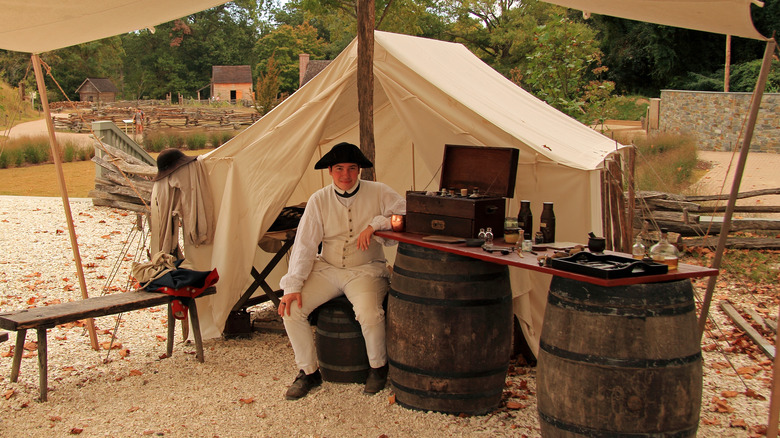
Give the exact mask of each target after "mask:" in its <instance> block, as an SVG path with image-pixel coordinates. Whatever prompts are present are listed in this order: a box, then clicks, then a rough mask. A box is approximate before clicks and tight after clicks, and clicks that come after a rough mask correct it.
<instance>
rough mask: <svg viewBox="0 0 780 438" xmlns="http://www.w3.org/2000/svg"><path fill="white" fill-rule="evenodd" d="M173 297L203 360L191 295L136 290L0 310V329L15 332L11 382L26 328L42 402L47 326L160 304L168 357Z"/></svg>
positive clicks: (45, 381) (16, 373)
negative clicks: (33, 344) (34, 341)
mask: <svg viewBox="0 0 780 438" xmlns="http://www.w3.org/2000/svg"><path fill="white" fill-rule="evenodd" d="M214 293H216V288H215V287H213V286H212V287H209V288H207V289H206V290H205V291H204V292H203V293H202V294H201V295H200V296H205V295H211V294H214ZM176 299H178V300H181V301H182V303H184V305H186V306H187V307H188V308H189V313H190V320H191V321H192V329H193V336H194V338H195V347H196V358H197V360H198V362H203V360H204V359H203V343H202V341H201V336H200V324H199V320H198V309H197V307H196V304H195V298H188V297H176V296H173V295H168V294H164V293H161V292H147V291H143V290H136V291H132V292H124V293H117V294H110V295H102V296H98V297H92V298H87V299H83V300H76V301H70V302H67V303H61V304H54V305H51V306H42V307H33V308H30V309H19V310H13V311H8V312H3V313H0V328H2V329H5V330H11V331H15V332H16V346H15V347H14V357H13V362H12V366H11V382H16V381H17V379H18V378H19V368H20V366H21V362H22V352H23V350H24V341H25V338H26V336H27V330H28V329H36V332H37V335H38V382H39V386H40V388H39V391H40V400H41V401H46V399H47V394H48V359H47V355H48V351H47V339H46V330H47V329H49V328H52V327H54V326H56V325H59V324H64V323H68V322H73V321H77V320H80V319H87V318H95V317H100V316H108V315H114V314H117V313H123V312H128V311H131V310H138V309H145V308H148V307H154V306H159V305H163V304H167V305H168V343H167V350H166V353H167V356H168V357H170V356H171V354H173V337H174V329H175V327H176V320H175V319H174V318H173V311H172V310H171V302H172V301H173V300H176Z"/></svg>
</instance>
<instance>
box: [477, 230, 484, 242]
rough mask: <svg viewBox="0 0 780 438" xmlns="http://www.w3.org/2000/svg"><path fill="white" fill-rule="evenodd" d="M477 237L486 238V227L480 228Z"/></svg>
mask: <svg viewBox="0 0 780 438" xmlns="http://www.w3.org/2000/svg"><path fill="white" fill-rule="evenodd" d="M477 238H478V239H482V240H485V229H484V228H480V229H479V234H477Z"/></svg>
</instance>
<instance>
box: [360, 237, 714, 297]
mask: <svg viewBox="0 0 780 438" xmlns="http://www.w3.org/2000/svg"><path fill="white" fill-rule="evenodd" d="M375 234H376V235H377V236H379V237H382V238H384V239H392V240H396V241H398V242H405V243H409V244H412V245H417V246H422V247H425V248H431V249H437V250H439V251H444V252H449V253H452V254H458V255H462V256H465V257H471V258H475V259H480V260H484V261H486V262H490V263H497V264H500V265H509V266H515V267H518V268H522V269H529V270H531V271H537V272H543V273H545V274H550V275H555V276H558V277H563V278H569V279H572V280H577V281H581V282H584V283H590V284H597V285H599V286H606V287H613V286H626V285H631V284H642V283H657V282H662V281H675V280H683V279H686V278H697V277H711V276H715V275H718V270H717V269H713V268H707V267H704V266H696V265H688V264H685V263H680V264H679V265H678V267H677V269H676V270H673V271H669V272H668V273H666V274H662V275H642V276H637V277H626V278H617V279H603V278H598V277H591V276H589V275H582V274H577V273H574V272H568V271H563V270H560V269H555V268H551V267H549V266H539V262H538V260H537V257H538V256H540V255H552V253H553V251H552V250H547V251H534V252H535V253H536V255H535V254H531V253H529V252H523V253H522V254H518V253H517V252H516V251H513V252H511V253H509V254H507V255H502V254H501V253H499V252H492V253H491V252H487V251H485V250H483V249H482V248H481V247H470V246H466V244H465V243H439V242H432V241H428V240H423V237H425V235H424V234H415V233H398V232H394V231H377V232H376V233H375ZM496 246H497V247H504V246H506V247H508V246H510V245H509V244H504V243H503V241H502V240H501V239H496ZM583 246H584V245H583ZM605 254H614V255H619V256H624V257H631V255H630V254H623V253H618V252H612V251H605Z"/></svg>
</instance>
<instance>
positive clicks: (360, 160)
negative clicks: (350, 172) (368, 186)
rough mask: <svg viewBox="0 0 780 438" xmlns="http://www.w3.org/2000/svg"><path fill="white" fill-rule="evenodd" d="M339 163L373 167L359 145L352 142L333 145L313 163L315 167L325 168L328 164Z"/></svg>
mask: <svg viewBox="0 0 780 438" xmlns="http://www.w3.org/2000/svg"><path fill="white" fill-rule="evenodd" d="M339 163H355V164H357V165H358V166H359V167H361V168H363V167H374V163H372V162H371V161H370V160H369V159H368V158H366V156H365V155H363V152H362V151H361V150H360V148H359V147H357V146H355V145H354V144H352V143H347V142H342V143H339V144H337V145H336V146H333V148H332V149H331V150H330V152H328V153H327V154H325V155H323V156H322V158H320V161H317V164H315V165H314V168H315V169H327V168H328V167H330V166H335V165H336V164H339Z"/></svg>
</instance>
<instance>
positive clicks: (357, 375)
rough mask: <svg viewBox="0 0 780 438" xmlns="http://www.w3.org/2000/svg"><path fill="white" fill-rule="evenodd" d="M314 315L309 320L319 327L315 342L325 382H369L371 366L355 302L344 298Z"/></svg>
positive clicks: (331, 302)
mask: <svg viewBox="0 0 780 438" xmlns="http://www.w3.org/2000/svg"><path fill="white" fill-rule="evenodd" d="M312 315H313V316H312ZM312 315H310V321H314V322H313V324H316V326H317V329H316V336H315V342H316V344H317V359H318V360H319V363H320V372H321V373H322V379H323V380H325V381H328V382H337V383H366V377H367V376H368V371H369V370H370V369H371V365H369V363H368V355H367V354H366V342H365V340H364V339H363V332H362V331H361V329H360V323H358V322H357V321H356V320H355V312H354V310H353V309H352V303H350V302H349V300H348V299H347V297H346V296H344V295H342V296H340V297H337V298H334V299H332V300H330V301H328V302H327V303H325V304H323V305H321V306H320V307H318V308H317V309H316V310H315V311H314V312H312Z"/></svg>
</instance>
